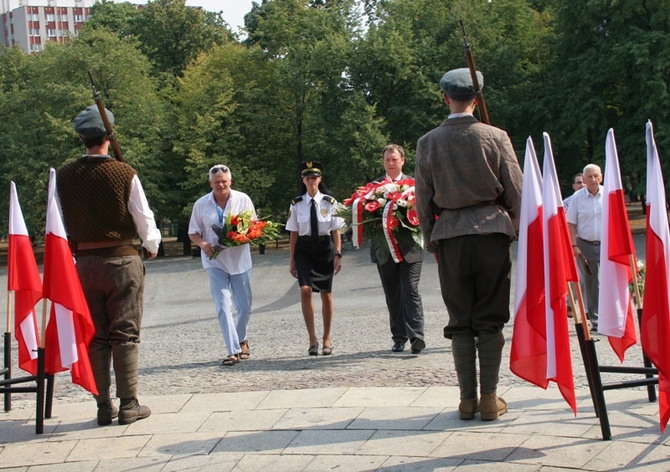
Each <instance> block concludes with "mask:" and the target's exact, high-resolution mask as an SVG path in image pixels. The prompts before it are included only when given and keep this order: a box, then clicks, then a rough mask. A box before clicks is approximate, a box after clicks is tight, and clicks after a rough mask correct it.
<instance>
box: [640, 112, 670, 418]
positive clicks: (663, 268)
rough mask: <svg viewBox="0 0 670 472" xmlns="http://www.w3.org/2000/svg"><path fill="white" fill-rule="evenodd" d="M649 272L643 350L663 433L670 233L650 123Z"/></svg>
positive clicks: (668, 407) (669, 408)
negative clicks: (654, 375)
mask: <svg viewBox="0 0 670 472" xmlns="http://www.w3.org/2000/svg"><path fill="white" fill-rule="evenodd" d="M646 137H647V254H646V255H647V273H646V276H645V284H644V311H643V314H642V326H641V327H640V336H641V338H642V349H643V351H644V353H645V354H646V355H647V357H648V358H649V360H651V362H652V363H653V364H654V365H655V366H656V367H657V368H658V413H659V419H660V423H661V431H665V427H666V425H667V424H668V419H669V418H670V349H668V348H667V343H668V339H670V230H668V213H667V210H666V208H667V207H666V201H665V187H664V185H663V173H662V172H661V163H660V159H659V157H658V151H657V150H656V143H655V141H654V129H653V127H652V125H651V121H649V122H647V131H646Z"/></svg>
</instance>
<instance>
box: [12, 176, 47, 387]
mask: <svg viewBox="0 0 670 472" xmlns="http://www.w3.org/2000/svg"><path fill="white" fill-rule="evenodd" d="M7 290H9V291H13V292H14V336H15V337H16V341H17V343H18V352H19V359H18V365H19V367H20V368H21V369H23V370H25V371H26V372H30V373H31V374H32V375H37V349H38V348H39V347H40V340H39V335H38V329H37V316H36V315H35V305H36V304H37V302H38V301H40V299H41V298H42V279H40V272H39V270H38V269H37V262H36V261H35V253H34V252H33V246H32V244H31V243H30V237H29V236H28V229H27V228H26V223H25V221H24V219H23V212H21V206H20V205H19V197H18V195H17V193H16V185H15V184H14V182H12V183H11V187H10V192H9V248H8V254H7Z"/></svg>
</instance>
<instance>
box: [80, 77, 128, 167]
mask: <svg viewBox="0 0 670 472" xmlns="http://www.w3.org/2000/svg"><path fill="white" fill-rule="evenodd" d="M86 72H88V78H89V79H90V80H91V87H92V88H93V100H95V104H96V106H97V107H98V111H99V112H100V118H102V123H103V124H104V125H105V131H107V137H108V138H109V145H110V147H111V148H112V151H113V152H114V157H116V160H117V161H121V162H123V154H122V153H121V148H120V147H119V142H118V141H117V139H116V135H115V134H114V128H112V124H111V123H110V122H109V117H108V116H107V111H106V110H105V105H103V103H102V99H101V98H100V92H99V91H98V89H97V88H96V87H95V82H94V81H93V75H92V74H91V71H90V70H89V71H86Z"/></svg>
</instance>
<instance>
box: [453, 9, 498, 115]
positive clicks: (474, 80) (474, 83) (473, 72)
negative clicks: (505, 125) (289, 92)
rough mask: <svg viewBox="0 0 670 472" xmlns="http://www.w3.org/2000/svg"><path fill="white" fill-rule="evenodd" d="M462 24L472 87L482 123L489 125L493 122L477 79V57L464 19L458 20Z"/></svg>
mask: <svg viewBox="0 0 670 472" xmlns="http://www.w3.org/2000/svg"><path fill="white" fill-rule="evenodd" d="M458 22H459V23H460V25H461V31H463V48H464V49H465V57H466V59H467V60H468V69H470V76H471V77H472V87H473V88H474V90H475V95H476V98H477V105H479V117H480V118H481V119H482V123H486V124H487V125H490V124H491V121H490V120H489V111H488V109H487V108H486V101H484V94H483V93H482V89H481V87H480V86H479V79H477V68H476V67H475V59H474V57H472V50H471V49H470V43H469V42H468V37H467V36H466V35H465V26H464V25H463V20H458Z"/></svg>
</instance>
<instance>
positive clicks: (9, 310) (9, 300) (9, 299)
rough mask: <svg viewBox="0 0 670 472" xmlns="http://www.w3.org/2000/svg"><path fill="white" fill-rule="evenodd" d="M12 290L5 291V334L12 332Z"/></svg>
mask: <svg viewBox="0 0 670 472" xmlns="http://www.w3.org/2000/svg"><path fill="white" fill-rule="evenodd" d="M13 294H14V290H7V329H6V330H5V332H6V333H11V332H12V295H13Z"/></svg>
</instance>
